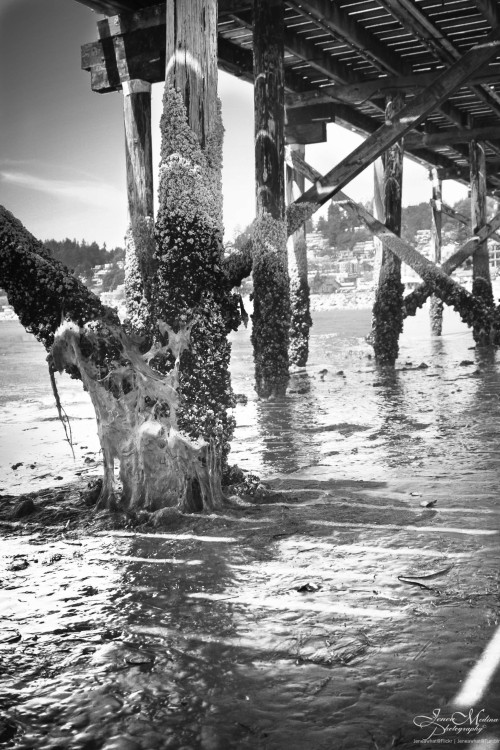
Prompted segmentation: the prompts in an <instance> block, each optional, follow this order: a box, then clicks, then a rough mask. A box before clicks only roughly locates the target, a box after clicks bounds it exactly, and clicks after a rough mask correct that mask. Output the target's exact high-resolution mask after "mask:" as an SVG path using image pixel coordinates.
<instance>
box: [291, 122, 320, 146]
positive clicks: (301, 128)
mask: <svg viewBox="0 0 500 750" xmlns="http://www.w3.org/2000/svg"><path fill="white" fill-rule="evenodd" d="M326 138H327V136H326V122H310V123H308V124H307V123H302V124H300V123H299V124H297V125H293V124H287V125H285V139H286V142H287V143H303V144H311V143H325V142H326Z"/></svg>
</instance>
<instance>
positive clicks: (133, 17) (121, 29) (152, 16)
mask: <svg viewBox="0 0 500 750" xmlns="http://www.w3.org/2000/svg"><path fill="white" fill-rule="evenodd" d="M157 26H165V3H159V4H158V5H150V6H148V7H147V8H142V9H140V10H136V11H134V12H132V13H125V12H121V13H120V14H119V15H116V16H112V17H110V18H104V19H103V20H102V21H98V22H97V30H98V32H99V39H106V38H107V37H112V36H123V35H124V34H131V33H133V32H134V31H143V30H144V29H151V28H154V27H157Z"/></svg>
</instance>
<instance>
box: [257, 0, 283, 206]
mask: <svg viewBox="0 0 500 750" xmlns="http://www.w3.org/2000/svg"><path fill="white" fill-rule="evenodd" d="M283 29H284V26H283V4H282V2H281V0H272V1H271V2H270V3H269V7H266V5H265V3H264V0H255V2H254V45H253V56H254V75H255V84H254V118H255V179H256V191H257V216H259V214H261V213H262V212H267V213H269V214H270V215H271V216H272V217H273V218H274V219H280V220H282V219H283V216H284V210H285V183H284V179H285V176H284V169H283V163H284V158H285V142H284V125H285V107H284V65H283V54H284V53H283Z"/></svg>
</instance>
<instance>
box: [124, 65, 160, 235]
mask: <svg viewBox="0 0 500 750" xmlns="http://www.w3.org/2000/svg"><path fill="white" fill-rule="evenodd" d="M123 120H124V125H125V155H126V174H127V197H128V213H129V223H130V224H131V225H132V226H134V224H135V221H136V220H137V219H138V218H144V217H146V216H153V215H154V213H153V195H154V191H153V156H152V153H153V151H152V142H151V84H150V83H146V82H145V81H137V80H134V81H129V82H126V83H124V85H123Z"/></svg>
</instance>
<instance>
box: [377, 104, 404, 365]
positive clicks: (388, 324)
mask: <svg viewBox="0 0 500 750" xmlns="http://www.w3.org/2000/svg"><path fill="white" fill-rule="evenodd" d="M402 106H403V97H402V95H400V94H397V95H394V96H390V97H388V98H387V102H386V122H390V121H391V118H392V116H393V114H395V113H396V112H397V111H398V110H400V109H401V108H402ZM402 186H403V141H402V140H400V141H398V142H397V143H395V144H394V145H393V146H391V147H390V148H389V149H388V150H387V151H385V152H384V154H382V158H381V159H380V160H379V161H378V162H376V164H375V201H374V204H375V216H376V217H377V218H379V220H380V221H382V222H383V223H384V224H385V225H386V226H387V227H388V228H389V229H390V230H391V231H393V232H394V233H395V234H397V235H398V236H399V235H400V234H401V197H402ZM377 214H379V216H377ZM377 265H378V266H379V269H380V270H379V272H378V278H376V280H375V283H376V285H377V286H376V291H375V303H374V306H373V320H372V333H371V342H372V344H373V349H374V352H375V359H376V361H377V362H378V363H379V364H382V365H394V363H395V362H396V359H397V356H398V351H399V346H398V339H399V334H400V333H401V331H402V330H403V312H402V305H403V290H404V287H403V284H402V283H401V261H400V260H399V258H397V257H396V256H395V255H394V254H393V253H392V252H391V251H390V250H389V249H388V248H386V247H384V246H383V245H382V246H381V247H380V249H379V262H378V263H376V267H377Z"/></svg>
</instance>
